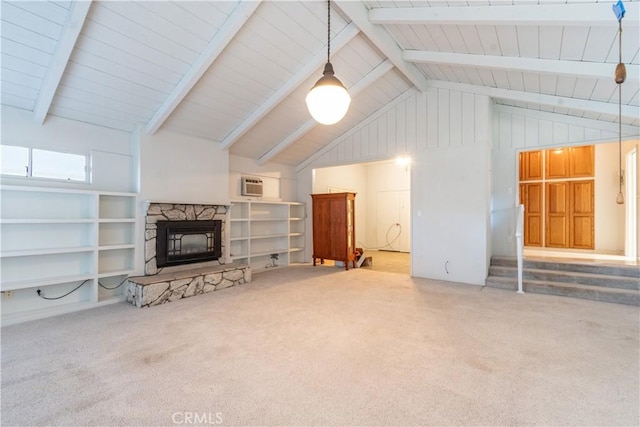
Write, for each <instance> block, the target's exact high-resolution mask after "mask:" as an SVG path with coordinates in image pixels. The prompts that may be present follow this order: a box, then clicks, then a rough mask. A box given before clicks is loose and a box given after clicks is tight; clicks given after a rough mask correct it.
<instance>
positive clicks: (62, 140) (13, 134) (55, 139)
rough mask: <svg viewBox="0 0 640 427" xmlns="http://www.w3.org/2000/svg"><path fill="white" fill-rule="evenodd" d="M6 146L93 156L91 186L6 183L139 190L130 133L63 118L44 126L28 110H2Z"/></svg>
mask: <svg viewBox="0 0 640 427" xmlns="http://www.w3.org/2000/svg"><path fill="white" fill-rule="evenodd" d="M1 143H2V144H4V145H17V146H23V147H33V148H40V149H46V150H52V151H59V152H64V153H72V154H81V155H90V156H91V167H92V173H91V183H90V184H77V183H68V182H64V181H51V180H41V179H31V178H29V179H26V178H11V177H3V179H2V182H3V184H14V185H34V186H42V187H62V188H80V189H85V190H106V191H137V183H136V179H135V165H134V160H133V157H134V149H133V148H132V147H133V145H132V144H131V140H130V134H129V133H128V132H123V131H120V130H115V129H108V128H104V127H100V126H94V125H90V124H87V123H82V122H77V121H74V120H68V119H63V118H59V117H51V116H49V117H47V119H46V120H45V122H44V124H42V125H40V124H38V123H36V122H34V121H33V114H32V113H31V112H28V111H24V110H18V109H15V108H10V107H2V141H1Z"/></svg>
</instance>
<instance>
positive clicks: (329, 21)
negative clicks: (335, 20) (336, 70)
mask: <svg viewBox="0 0 640 427" xmlns="http://www.w3.org/2000/svg"><path fill="white" fill-rule="evenodd" d="M330 54H331V0H327V62H331V61H330V60H329V56H330Z"/></svg>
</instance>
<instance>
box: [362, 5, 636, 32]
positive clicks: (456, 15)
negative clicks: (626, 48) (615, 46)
mask: <svg viewBox="0 0 640 427" xmlns="http://www.w3.org/2000/svg"><path fill="white" fill-rule="evenodd" d="M625 8H626V9H627V13H626V14H625V18H624V21H623V22H624V24H631V25H636V26H637V25H638V20H639V16H640V4H639V3H637V2H635V3H631V2H626V4H625ZM369 21H370V22H371V23H372V24H380V25H407V24H416V25H420V24H436V25H541V26H542V25H543V26H554V25H558V26H611V27H612V28H615V27H616V20H615V16H614V14H613V12H612V11H611V3H610V2H602V3H569V4H529V5H522V4H521V5H497V6H459V7H458V6H457V7H395V8H388V7H383V8H375V9H371V10H370V11H369Z"/></svg>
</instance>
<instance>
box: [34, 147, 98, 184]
mask: <svg viewBox="0 0 640 427" xmlns="http://www.w3.org/2000/svg"><path fill="white" fill-rule="evenodd" d="M32 156H33V158H32V166H31V167H32V171H31V176H32V177H34V178H49V179H64V180H66V181H80V182H85V181H86V180H87V172H86V166H87V158H86V156H81V155H78V154H69V153H59V152H56V151H47V150H37V149H35V148H34V149H33V154H32Z"/></svg>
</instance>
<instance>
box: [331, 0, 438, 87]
mask: <svg viewBox="0 0 640 427" xmlns="http://www.w3.org/2000/svg"><path fill="white" fill-rule="evenodd" d="M334 3H336V4H337V5H338V6H339V7H340V9H341V10H342V12H343V13H344V14H345V15H347V16H348V17H349V18H350V19H351V20H352V21H353V22H355V24H356V25H357V26H358V28H360V31H362V32H363V33H364V34H365V35H366V36H367V37H368V38H369V40H371V42H372V43H373V44H374V45H375V46H376V47H377V48H378V49H379V50H380V51H381V52H382V53H383V54H384V55H385V56H386V57H387V58H389V60H390V61H391V62H392V63H393V65H394V66H395V67H396V68H397V69H398V70H399V71H400V72H401V73H402V74H403V75H404V76H405V77H406V78H407V79H408V80H409V81H410V82H411V83H413V84H414V85H415V86H416V87H417V88H418V89H419V90H420V91H422V92H424V91H425V90H426V89H427V87H428V84H427V82H428V80H427V78H426V77H425V76H424V74H422V73H421V72H420V70H419V69H418V68H417V67H416V66H415V65H414V64H409V63H407V62H405V61H404V60H403V59H402V51H401V49H400V47H399V46H398V45H397V43H396V41H395V40H394V39H393V37H391V35H390V34H389V33H388V32H387V30H386V29H385V28H384V27H382V26H380V25H375V24H372V23H371V22H370V21H369V11H368V9H367V7H366V6H365V5H364V4H363V3H362V2H360V1H349V0H335V1H334Z"/></svg>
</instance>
